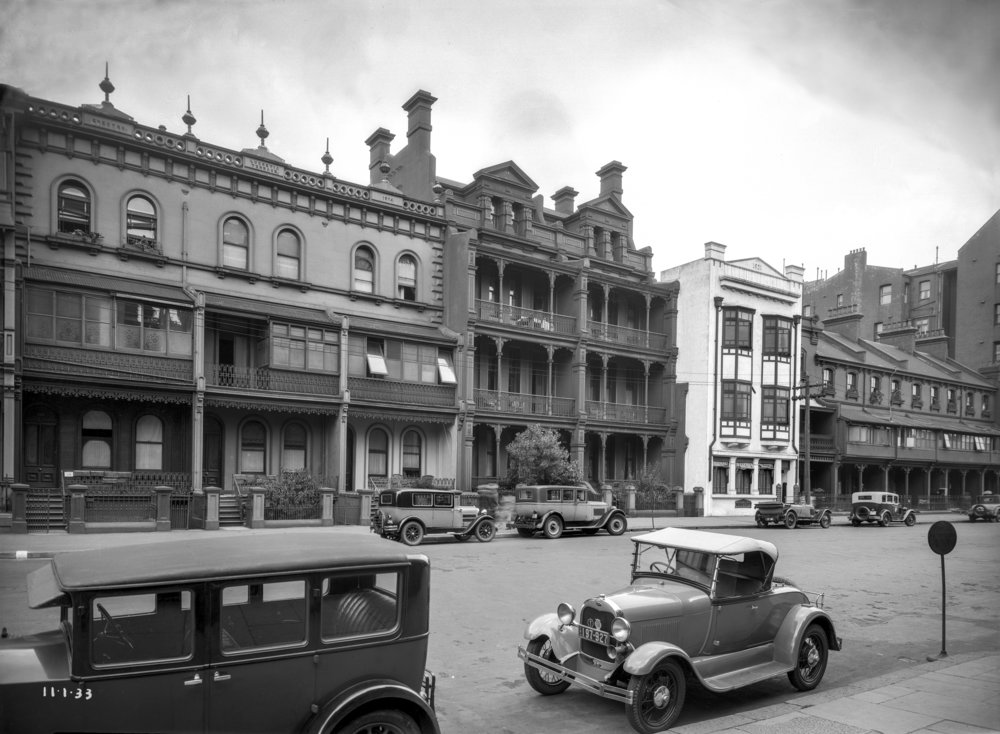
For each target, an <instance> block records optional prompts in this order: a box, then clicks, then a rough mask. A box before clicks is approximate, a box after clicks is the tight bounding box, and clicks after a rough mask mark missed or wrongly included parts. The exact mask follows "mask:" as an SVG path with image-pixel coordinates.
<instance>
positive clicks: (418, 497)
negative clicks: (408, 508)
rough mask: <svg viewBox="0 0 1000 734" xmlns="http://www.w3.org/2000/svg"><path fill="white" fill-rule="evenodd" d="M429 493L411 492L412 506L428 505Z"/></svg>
mask: <svg viewBox="0 0 1000 734" xmlns="http://www.w3.org/2000/svg"><path fill="white" fill-rule="evenodd" d="M431 503H432V502H431V493H430V492H414V493H413V506H414V507H430V506H431Z"/></svg>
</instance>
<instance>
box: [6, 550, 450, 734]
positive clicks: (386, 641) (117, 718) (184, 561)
mask: <svg viewBox="0 0 1000 734" xmlns="http://www.w3.org/2000/svg"><path fill="white" fill-rule="evenodd" d="M429 587H430V566H429V563H428V560H427V558H426V556H423V555H417V554H412V553H408V552H406V551H405V550H403V549H400V548H399V546H397V545H395V544H392V543H387V542H386V541H384V540H381V539H378V538H374V537H371V536H365V535H361V536H359V535H357V534H341V533H336V532H331V531H325V532H303V533H299V532H296V533H282V534H274V535H258V536H253V537H249V536H238V537H237V536H232V535H230V534H228V533H225V534H223V535H222V536H216V537H212V538H205V539H196V540H190V539H185V540H183V541H181V540H166V541H161V542H157V543H148V544H142V545H136V546H133V547H129V548H120V547H119V548H105V549H98V550H86V551H78V552H73V553H61V554H57V555H56V556H55V558H54V559H53V560H52V562H51V564H50V565H47V566H45V567H43V568H40V569H38V570H37V571H34V572H32V573H31V574H30V575H29V577H28V602H29V605H30V606H31V607H33V608H36V609H38V608H43V607H58V608H59V610H60V623H59V627H58V629H55V630H52V631H50V632H44V633H42V634H37V635H31V636H25V637H21V638H14V637H12V638H10V639H4V640H0V732H3V733H4V734H35V733H40V732H45V734H51V733H52V732H65V731H73V732H147V731H156V732H162V733H167V732H171V733H178V734H192V733H193V732H240V733H241V734H253V733H259V734H271V733H272V732H278V731H280V732H300V733H302V734H334V733H340V732H344V733H347V734H362V733H368V732H372V731H392V732H401V733H406V734H415V733H416V732H422V733H424V734H437V732H439V728H438V724H437V720H436V717H435V714H434V708H433V706H434V678H433V676H431V675H430V674H429V673H427V672H426V671H425V669H424V664H425V661H426V658H427V640H428V628H429V619H428V617H429V606H430V602H429Z"/></svg>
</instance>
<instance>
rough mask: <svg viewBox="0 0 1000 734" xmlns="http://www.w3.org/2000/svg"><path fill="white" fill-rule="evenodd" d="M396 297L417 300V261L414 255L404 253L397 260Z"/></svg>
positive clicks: (404, 299)
mask: <svg viewBox="0 0 1000 734" xmlns="http://www.w3.org/2000/svg"><path fill="white" fill-rule="evenodd" d="M396 298H399V299H401V300H403V301H415V300H417V261H416V258H414V257H413V255H403V256H402V257H400V258H399V260H398V261H397V262H396Z"/></svg>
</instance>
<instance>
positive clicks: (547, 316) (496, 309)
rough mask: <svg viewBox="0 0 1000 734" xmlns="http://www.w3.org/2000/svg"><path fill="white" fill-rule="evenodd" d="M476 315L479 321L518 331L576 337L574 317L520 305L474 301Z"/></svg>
mask: <svg viewBox="0 0 1000 734" xmlns="http://www.w3.org/2000/svg"><path fill="white" fill-rule="evenodd" d="M476 315H477V318H478V320H479V321H480V322H482V323H491V324H503V325H504V326H509V327H511V328H514V329H518V330H519V331H523V330H527V331H531V332H538V333H540V334H549V333H554V334H559V335H562V336H570V337H576V335H577V333H576V332H577V330H576V319H575V318H574V317H572V316H564V315H563V314H558V313H549V312H548V311H537V310H535V309H531V308H521V307H520V306H505V305H504V304H502V303H495V302H493V301H481V300H477V301H476Z"/></svg>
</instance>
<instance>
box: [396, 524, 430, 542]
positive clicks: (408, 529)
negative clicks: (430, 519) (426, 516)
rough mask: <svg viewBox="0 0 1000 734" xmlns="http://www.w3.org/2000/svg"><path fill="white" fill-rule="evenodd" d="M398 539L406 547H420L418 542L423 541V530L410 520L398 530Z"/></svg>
mask: <svg viewBox="0 0 1000 734" xmlns="http://www.w3.org/2000/svg"><path fill="white" fill-rule="evenodd" d="M399 539H400V540H402V541H403V542H404V543H406V544H407V545H420V541H421V540H423V539H424V529H423V527H421V525H420V523H418V522H417V521H416V520H410V521H408V522H406V523H403V527H401V528H400V529H399Z"/></svg>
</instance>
